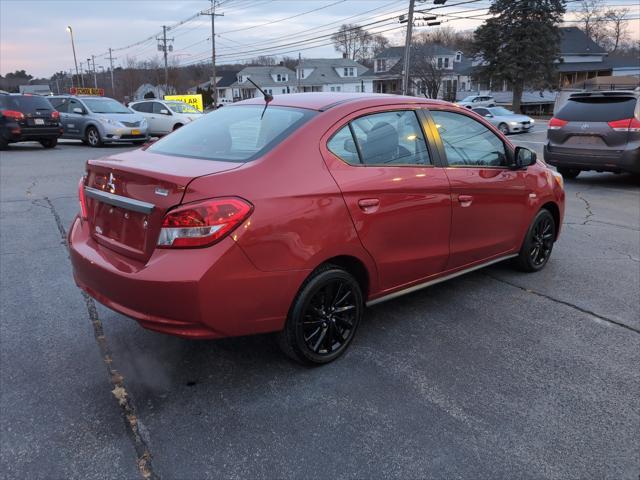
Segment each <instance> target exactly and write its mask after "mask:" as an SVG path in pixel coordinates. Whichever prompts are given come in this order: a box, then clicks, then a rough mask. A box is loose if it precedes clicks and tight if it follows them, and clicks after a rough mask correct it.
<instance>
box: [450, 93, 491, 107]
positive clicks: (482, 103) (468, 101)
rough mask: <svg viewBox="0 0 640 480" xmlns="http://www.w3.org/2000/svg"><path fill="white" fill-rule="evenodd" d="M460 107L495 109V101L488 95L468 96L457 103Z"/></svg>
mask: <svg viewBox="0 0 640 480" xmlns="http://www.w3.org/2000/svg"><path fill="white" fill-rule="evenodd" d="M458 105H460V106H461V107H467V108H476V107H495V106H496V100H495V98H493V97H492V96H490V95H469V96H468V97H465V98H463V99H462V100H460V101H459V102H458Z"/></svg>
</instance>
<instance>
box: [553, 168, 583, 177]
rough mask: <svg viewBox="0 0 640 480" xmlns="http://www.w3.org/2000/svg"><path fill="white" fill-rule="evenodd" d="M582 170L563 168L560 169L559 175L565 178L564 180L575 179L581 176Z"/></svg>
mask: <svg viewBox="0 0 640 480" xmlns="http://www.w3.org/2000/svg"><path fill="white" fill-rule="evenodd" d="M580 172H581V170H579V169H577V168H563V167H558V173H560V175H562V176H563V178H567V179H570V180H571V179H573V178H576V177H577V176H578V175H580Z"/></svg>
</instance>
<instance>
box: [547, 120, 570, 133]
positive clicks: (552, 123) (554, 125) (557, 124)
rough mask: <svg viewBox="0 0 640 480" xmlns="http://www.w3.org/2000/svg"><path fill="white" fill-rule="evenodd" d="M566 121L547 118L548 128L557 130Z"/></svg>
mask: <svg viewBox="0 0 640 480" xmlns="http://www.w3.org/2000/svg"><path fill="white" fill-rule="evenodd" d="M567 123H569V122H567V121H566V120H560V119H559V118H555V117H554V118H552V119H551V120H549V130H559V129H561V128H562V127H564V126H565V125H566V124H567Z"/></svg>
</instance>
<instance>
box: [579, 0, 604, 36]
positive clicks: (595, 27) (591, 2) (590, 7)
mask: <svg viewBox="0 0 640 480" xmlns="http://www.w3.org/2000/svg"><path fill="white" fill-rule="evenodd" d="M576 18H577V20H578V23H579V24H580V29H581V30H582V31H583V32H584V33H585V35H586V36H587V37H589V38H590V39H591V40H593V41H594V42H596V43H597V44H598V45H602V44H603V43H604V42H605V41H606V38H607V31H606V30H607V29H606V19H605V12H604V2H603V0H582V2H580V7H579V10H578V12H577V16H576Z"/></svg>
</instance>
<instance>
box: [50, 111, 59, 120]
mask: <svg viewBox="0 0 640 480" xmlns="http://www.w3.org/2000/svg"><path fill="white" fill-rule="evenodd" d="M51 120H60V112H58V111H57V110H54V111H53V112H51Z"/></svg>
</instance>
